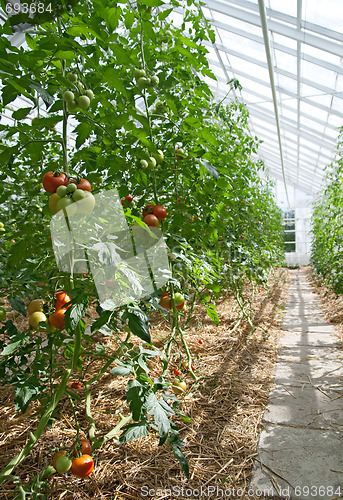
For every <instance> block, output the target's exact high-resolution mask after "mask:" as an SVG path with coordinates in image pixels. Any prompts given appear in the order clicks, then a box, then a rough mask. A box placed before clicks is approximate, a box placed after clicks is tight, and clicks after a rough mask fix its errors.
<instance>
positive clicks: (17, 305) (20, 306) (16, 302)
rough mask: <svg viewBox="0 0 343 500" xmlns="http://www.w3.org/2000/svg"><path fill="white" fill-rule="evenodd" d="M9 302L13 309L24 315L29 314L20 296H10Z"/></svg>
mask: <svg viewBox="0 0 343 500" xmlns="http://www.w3.org/2000/svg"><path fill="white" fill-rule="evenodd" d="M8 302H9V303H10V304H11V307H12V309H14V310H15V311H17V312H18V313H20V314H22V315H23V316H26V314H27V312H26V307H25V304H24V302H23V301H22V300H21V298H19V297H14V298H9V299H8Z"/></svg>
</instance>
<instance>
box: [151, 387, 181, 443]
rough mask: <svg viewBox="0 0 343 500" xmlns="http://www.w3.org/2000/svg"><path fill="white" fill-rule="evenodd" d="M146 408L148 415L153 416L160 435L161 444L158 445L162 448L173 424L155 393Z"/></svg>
mask: <svg viewBox="0 0 343 500" xmlns="http://www.w3.org/2000/svg"><path fill="white" fill-rule="evenodd" d="M144 407H145V408H146V411H147V413H148V415H152V416H153V417H154V420H155V423H156V425H157V426H158V432H159V435H160V442H159V444H158V445H159V446H162V445H163V443H165V442H166V440H167V438H168V434H169V432H170V429H171V423H170V421H169V419H168V417H167V415H166V412H165V409H164V408H163V406H162V405H161V404H160V402H159V400H158V399H157V397H156V395H155V394H154V393H153V392H152V393H151V394H149V397H148V399H147V401H146V403H145V404H144ZM170 409H171V408H170ZM173 413H174V412H173Z"/></svg>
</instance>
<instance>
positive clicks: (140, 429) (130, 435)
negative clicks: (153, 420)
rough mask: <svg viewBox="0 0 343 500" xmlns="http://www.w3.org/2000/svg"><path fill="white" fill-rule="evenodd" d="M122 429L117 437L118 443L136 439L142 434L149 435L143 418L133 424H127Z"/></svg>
mask: <svg viewBox="0 0 343 500" xmlns="http://www.w3.org/2000/svg"><path fill="white" fill-rule="evenodd" d="M124 429H125V430H124V432H123V433H122V434H121V435H120V437H119V441H118V442H119V444H124V443H128V442H129V441H132V440H133V439H138V438H140V437H142V436H148V435H149V429H148V426H147V422H146V421H145V420H142V421H141V422H137V423H135V424H129V425H127V426H126V427H124Z"/></svg>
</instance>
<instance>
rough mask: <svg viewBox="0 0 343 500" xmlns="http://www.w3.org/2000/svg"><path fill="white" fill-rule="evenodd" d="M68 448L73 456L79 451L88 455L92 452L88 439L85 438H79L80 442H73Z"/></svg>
mask: <svg viewBox="0 0 343 500" xmlns="http://www.w3.org/2000/svg"><path fill="white" fill-rule="evenodd" d="M80 444H81V447H80ZM70 449H71V451H72V453H73V456H74V457H77V456H78V455H79V454H80V453H81V455H90V454H91V453H92V446H91V444H90V442H89V441H88V439H85V438H81V439H80V443H76V442H75V443H74V444H73V445H72V446H71V448H70Z"/></svg>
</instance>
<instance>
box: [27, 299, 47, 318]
mask: <svg viewBox="0 0 343 500" xmlns="http://www.w3.org/2000/svg"><path fill="white" fill-rule="evenodd" d="M44 304H45V300H43V299H34V300H31V302H30V303H29V305H28V306H27V314H28V315H29V316H31V314H33V313H34V312H37V311H39V312H42V311H43V306H44Z"/></svg>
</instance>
